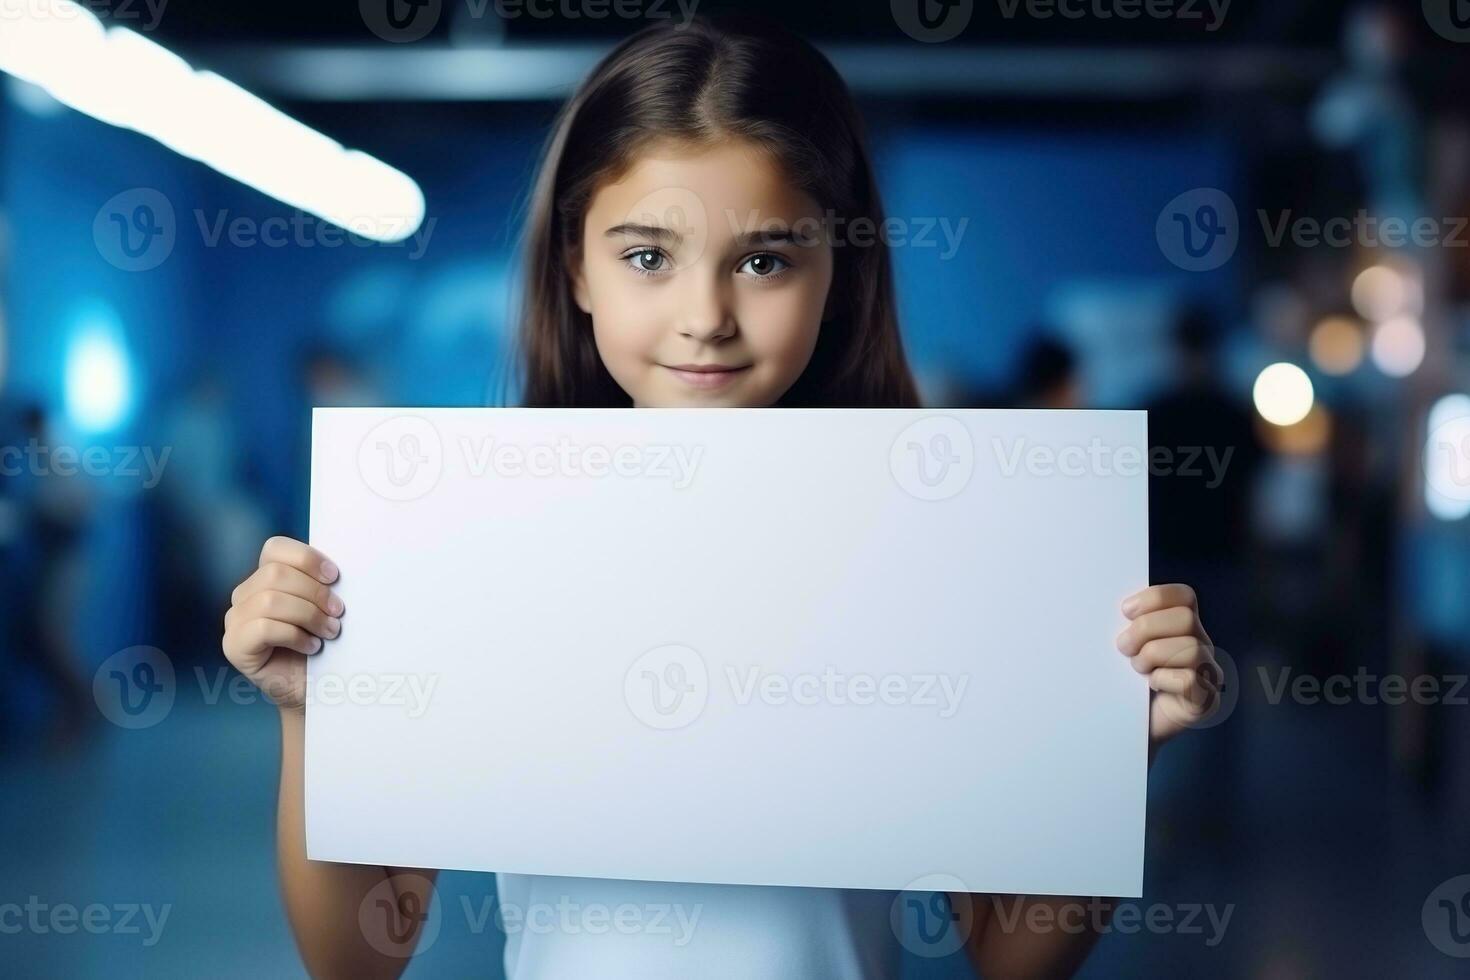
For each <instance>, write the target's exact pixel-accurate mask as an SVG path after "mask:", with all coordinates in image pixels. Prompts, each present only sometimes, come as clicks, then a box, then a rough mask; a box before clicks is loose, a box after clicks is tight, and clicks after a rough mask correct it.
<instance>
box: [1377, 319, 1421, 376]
mask: <svg viewBox="0 0 1470 980" xmlns="http://www.w3.org/2000/svg"><path fill="white" fill-rule="evenodd" d="M1423 362H1424V327H1423V326H1422V325H1420V323H1419V320H1418V319H1417V318H1415V317H1412V316H1399V317H1394V318H1393V319H1391V320H1388V321H1386V322H1384V323H1380V324H1379V325H1378V327H1377V328H1376V329H1374V331H1373V363H1374V364H1376V365H1378V370H1380V371H1382V372H1383V373H1384V374H1386V375H1388V376H1389V377H1391V378H1402V377H1406V376H1407V375H1410V374H1413V373H1414V371H1415V370H1417V369H1418V367H1419V365H1420V364H1422V363H1423Z"/></svg>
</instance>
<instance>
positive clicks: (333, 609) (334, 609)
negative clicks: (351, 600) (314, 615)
mask: <svg viewBox="0 0 1470 980" xmlns="http://www.w3.org/2000/svg"><path fill="white" fill-rule="evenodd" d="M344 608H345V607H344V606H343V605H342V600H341V599H339V598H338V597H337V596H335V595H333V596H331V597H329V598H328V599H327V612H329V613H331V614H332V615H333V616H340V615H342V611H343V609H344Z"/></svg>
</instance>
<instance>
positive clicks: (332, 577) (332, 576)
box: [322, 558, 337, 582]
mask: <svg viewBox="0 0 1470 980" xmlns="http://www.w3.org/2000/svg"><path fill="white" fill-rule="evenodd" d="M336 580H337V563H336V562H334V561H332V560H331V559H330V558H327V559H324V560H323V561H322V581H323V582H335V581H336Z"/></svg>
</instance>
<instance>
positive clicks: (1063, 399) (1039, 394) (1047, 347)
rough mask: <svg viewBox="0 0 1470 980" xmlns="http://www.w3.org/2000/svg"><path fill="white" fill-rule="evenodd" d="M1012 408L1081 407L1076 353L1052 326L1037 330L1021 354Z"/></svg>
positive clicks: (1080, 384)
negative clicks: (1050, 329)
mask: <svg viewBox="0 0 1470 980" xmlns="http://www.w3.org/2000/svg"><path fill="white" fill-rule="evenodd" d="M1011 407H1013V408H1081V407H1082V382H1081V379H1080V378H1079V377H1078V374H1077V355H1076V354H1074V353H1073V352H1072V348H1071V347H1069V346H1068V345H1067V344H1066V343H1065V342H1063V341H1061V340H1059V339H1057V337H1056V335H1055V334H1054V333H1053V332H1051V331H1049V330H1040V331H1038V332H1037V333H1036V334H1035V335H1034V336H1033V337H1032V339H1031V340H1030V341H1029V342H1028V343H1027V345H1026V348H1025V350H1024V351H1023V352H1022V354H1021V366H1020V384H1019V386H1018V388H1017V390H1016V393H1015V396H1014V397H1013V398H1012V399H1011Z"/></svg>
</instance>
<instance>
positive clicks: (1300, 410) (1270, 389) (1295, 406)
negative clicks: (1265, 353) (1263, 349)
mask: <svg viewBox="0 0 1470 980" xmlns="http://www.w3.org/2000/svg"><path fill="white" fill-rule="evenodd" d="M1251 396H1252V399H1253V400H1254V401H1255V405H1256V411H1257V412H1259V413H1260V414H1261V418H1263V419H1265V420H1266V421H1267V422H1270V423H1272V424H1273V425H1295V424H1296V423H1298V422H1300V421H1301V420H1302V419H1304V418H1306V417H1307V413H1308V412H1310V411H1311V410H1312V402H1313V399H1314V397H1315V396H1314V394H1313V391H1312V379H1311V378H1309V377H1307V372H1305V371H1303V370H1302V369H1301V368H1299V367H1297V366H1296V365H1295V364H1291V363H1289V362H1287V361H1278V362H1277V363H1275V364H1272V365H1270V366H1269V367H1267V368H1266V369H1265V370H1263V371H1262V372H1261V373H1260V374H1259V375H1258V376H1257V377H1256V383H1255V387H1254V388H1253V389H1252V391H1251Z"/></svg>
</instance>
